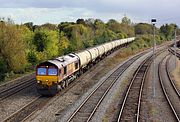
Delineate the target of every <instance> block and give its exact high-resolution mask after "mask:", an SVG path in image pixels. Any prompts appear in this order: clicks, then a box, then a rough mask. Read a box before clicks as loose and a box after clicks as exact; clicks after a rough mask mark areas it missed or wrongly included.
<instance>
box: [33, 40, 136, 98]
mask: <svg viewBox="0 0 180 122" xmlns="http://www.w3.org/2000/svg"><path fill="white" fill-rule="evenodd" d="M134 39H135V38H134V37H132V38H126V39H120V40H115V41H112V42H108V43H105V44H102V45H98V46H95V47H92V48H88V49H85V50H83V51H80V52H77V53H70V54H67V55H64V56H61V57H57V58H54V59H51V60H48V61H45V62H42V63H40V64H38V65H37V66H36V87H37V91H38V93H40V94H41V95H55V94H57V93H58V92H59V91H60V90H62V89H64V88H65V87H67V86H68V84H69V83H70V82H72V81H73V80H74V79H76V78H77V77H79V76H80V75H81V74H82V73H83V72H85V71H86V70H87V69H89V67H91V66H92V65H93V64H95V63H97V62H98V61H100V60H101V59H103V58H104V57H105V56H107V55H109V54H110V53H111V52H113V51H114V50H116V49H118V48H119V47H122V46H124V45H126V44H128V43H130V42H132V41H133V40H134Z"/></svg>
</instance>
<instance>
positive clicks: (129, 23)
mask: <svg viewBox="0 0 180 122" xmlns="http://www.w3.org/2000/svg"><path fill="white" fill-rule="evenodd" d="M121 21H122V24H125V25H131V20H130V19H129V18H128V17H126V16H125V17H123V18H122V20H121Z"/></svg>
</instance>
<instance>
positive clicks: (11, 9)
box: [0, 0, 180, 26]
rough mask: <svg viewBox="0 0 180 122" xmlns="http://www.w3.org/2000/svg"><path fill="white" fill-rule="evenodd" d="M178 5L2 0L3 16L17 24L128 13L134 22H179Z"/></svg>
mask: <svg viewBox="0 0 180 122" xmlns="http://www.w3.org/2000/svg"><path fill="white" fill-rule="evenodd" d="M179 5H180V0H0V17H5V18H7V17H10V18H12V19H13V20H14V21H15V23H18V24H21V23H25V22H33V23H34V24H44V23H54V24H58V23H60V22H64V21H74V22H75V21H76V20H77V19H78V18H83V19H88V18H95V19H101V20H103V21H104V22H107V21H108V20H109V19H116V20H117V21H120V20H121V18H122V17H124V16H127V17H128V18H130V19H131V20H132V22H134V23H139V22H146V23H150V21H151V19H152V18H156V19H157V25H162V24H165V23H176V24H177V25H178V26H180V21H179V20H180V14H179V12H180V7H179Z"/></svg>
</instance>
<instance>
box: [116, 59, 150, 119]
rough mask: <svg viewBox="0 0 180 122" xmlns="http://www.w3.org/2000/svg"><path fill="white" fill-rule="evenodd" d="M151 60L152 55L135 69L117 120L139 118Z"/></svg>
mask: <svg viewBox="0 0 180 122" xmlns="http://www.w3.org/2000/svg"><path fill="white" fill-rule="evenodd" d="M151 62H152V56H149V57H148V58H147V59H146V60H144V61H143V62H142V63H141V64H140V66H139V67H138V68H137V70H136V71H135V73H134V75H133V78H132V79H131V82H130V85H129V86H128V89H127V92H126V94H125V97H124V99H123V102H122V105H121V109H120V112H119V115H118V119H117V122H120V121H138V120H139V116H140V106H141V96H142V91H143V86H144V82H145V77H146V74H147V71H148V69H149V67H150V64H151Z"/></svg>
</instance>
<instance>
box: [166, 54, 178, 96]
mask: <svg viewBox="0 0 180 122" xmlns="http://www.w3.org/2000/svg"><path fill="white" fill-rule="evenodd" d="M171 57H172V56H169V58H168V59H167V61H166V72H167V76H168V78H169V81H170V82H171V85H172V86H173V88H174V91H175V92H176V93H177V95H178V96H179V98H180V92H179V91H178V88H177V87H176V85H175V83H174V81H173V80H172V78H171V74H170V71H169V69H170V68H169V65H168V64H169V63H170V62H169V61H170V59H171Z"/></svg>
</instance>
